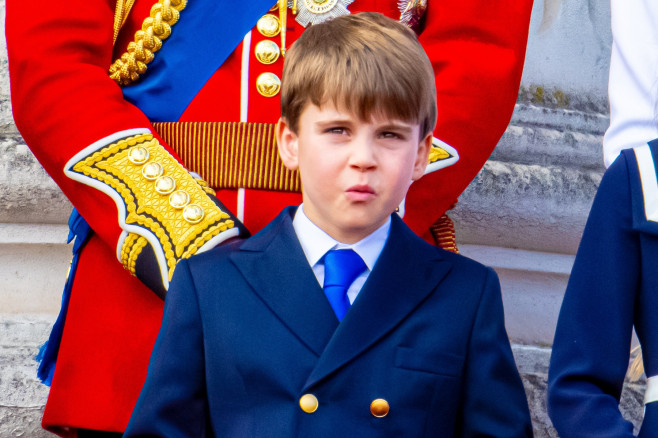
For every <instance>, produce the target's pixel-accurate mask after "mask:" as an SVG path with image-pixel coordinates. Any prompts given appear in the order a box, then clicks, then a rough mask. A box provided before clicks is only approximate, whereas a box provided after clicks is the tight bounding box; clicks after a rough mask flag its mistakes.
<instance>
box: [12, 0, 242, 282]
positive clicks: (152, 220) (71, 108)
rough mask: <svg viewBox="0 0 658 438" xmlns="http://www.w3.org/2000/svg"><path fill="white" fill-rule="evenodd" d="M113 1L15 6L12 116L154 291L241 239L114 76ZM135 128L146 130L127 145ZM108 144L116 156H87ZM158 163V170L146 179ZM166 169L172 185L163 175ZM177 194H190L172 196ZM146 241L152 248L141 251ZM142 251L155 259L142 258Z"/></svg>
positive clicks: (16, 1) (15, 0)
mask: <svg viewBox="0 0 658 438" xmlns="http://www.w3.org/2000/svg"><path fill="white" fill-rule="evenodd" d="M114 5H115V1H114V0H71V1H70V2H68V3H67V4H66V7H52V4H51V3H48V2H46V1H44V0H35V1H30V2H25V1H22V0H9V1H8V2H7V20H6V35H7V46H8V55H9V73H10V84H11V96H12V106H13V111H14V119H15V121H16V125H17V127H18V129H19V131H20V132H21V134H22V135H23V138H24V139H25V141H26V142H27V144H28V145H29V146H30V148H31V150H32V151H33V153H34V155H35V156H36V157H37V159H38V160H39V161H40V162H41V164H42V165H43V166H44V168H45V169H46V171H47V172H48V173H49V174H50V176H51V177H52V178H53V179H54V180H55V182H56V183H57V184H58V185H59V187H60V188H61V189H62V191H63V192H64V194H65V195H66V196H67V197H68V198H69V200H70V201H71V202H72V203H73V205H74V206H75V207H76V209H77V210H78V211H79V212H80V214H81V215H82V217H84V218H85V220H86V221H87V222H88V223H89V224H90V226H91V228H92V229H93V230H94V232H96V233H97V234H98V235H99V236H100V238H101V239H102V240H103V241H104V242H105V243H107V244H108V246H109V247H110V248H112V249H113V250H116V251H117V254H120V257H119V258H120V259H121V261H122V263H123V264H124V266H125V267H126V268H127V269H129V270H130V271H131V272H133V274H135V275H137V276H138V277H139V278H140V279H142V281H144V282H145V283H146V284H147V285H149V286H150V287H152V288H153V287H154V286H153V284H155V283H158V282H160V281H161V283H162V285H163V286H164V288H165V289H166V287H167V286H168V279H169V278H171V274H172V273H173V269H174V267H175V264H176V262H177V260H179V259H181V258H186V257H189V256H190V255H191V254H194V253H195V252H196V251H200V250H202V249H204V248H207V247H210V246H213V245H215V244H217V243H219V242H220V241H221V240H223V239H225V238H228V237H230V236H233V235H236V234H237V232H238V231H237V228H236V227H235V225H237V223H236V221H234V220H233V219H234V218H231V217H230V215H228V214H227V212H226V210H225V209H224V208H223V206H221V205H218V204H217V203H216V202H215V201H216V199H215V198H214V196H212V194H209V193H208V192H207V191H205V190H204V186H203V184H200V183H199V182H198V181H197V180H196V179H195V178H194V177H193V176H192V175H191V174H190V173H189V171H187V170H186V169H185V168H184V167H183V166H182V164H181V161H180V159H179V158H178V157H177V156H176V155H175V154H174V153H173V151H172V150H171V148H169V147H168V146H167V145H166V144H164V143H163V142H162V141H160V142H159V143H158V141H157V136H156V140H155V141H152V140H151V137H150V135H151V134H149V131H150V133H153V130H152V127H151V124H150V122H149V120H148V119H147V117H146V116H145V115H144V114H143V113H142V112H141V111H140V110H139V109H138V108H136V107H135V106H133V105H131V104H130V103H128V102H127V101H125V100H124V98H123V93H122V91H121V89H120V87H119V86H118V85H117V84H116V83H114V81H113V80H112V79H111V78H110V77H109V76H108V67H109V65H110V64H111V61H112V59H111V57H112V49H113V47H112V46H113V43H112V39H113V38H112V37H113V23H114ZM134 128H142V129H143V132H146V134H147V135H146V136H140V137H135V139H132V140H125V141H120V139H121V138H122V137H125V136H127V135H128V134H126V133H125V131H127V130H130V129H134ZM133 134H134V131H133V133H132V134H130V135H131V136H132V135H133ZM136 143H137V145H136ZM110 144H112V145H113V146H112V149H111V153H112V154H111V155H110V153H109V152H106V153H104V154H98V153H97V154H95V155H94V156H93V157H91V158H89V159H88V160H87V159H86V158H85V156H87V154H88V153H91V152H89V151H90V150H94V151H98V150H100V149H101V148H103V147H105V146H108V145H110ZM91 145H93V147H91V148H90V146H91ZM136 148H141V151H146V152H145V153H144V154H145V155H144V154H143V155H142V156H141V157H140V159H142V158H143V160H142V161H140V162H138V163H136V162H135V161H133V159H132V158H133V157H132V155H131V154H132V152H130V151H131V150H133V152H134V150H135V149H136ZM122 154H123V155H122ZM145 156H146V158H144V157H145ZM128 157H130V158H131V159H130V160H128ZM83 160H86V161H84V162H83ZM121 160H123V161H121ZM149 160H150V161H149ZM154 162H155V163H154ZM76 163H77V164H78V165H79V166H78V167H74V165H75V164H76ZM131 163H132V164H131ZM146 163H149V164H146ZM133 164H134V165H133ZM151 164H154V165H156V166H160V169H159V170H157V169H156V172H155V173H153V172H151V173H150V174H149V175H148V176H147V174H148V172H146V168H147V167H148V166H149V165H151ZM65 167H66V169H65ZM65 170H66V173H65ZM142 170H144V171H145V172H144V173H143V172H142ZM158 172H159V173H158ZM154 174H155V176H154ZM163 174H164V175H165V176H164V178H165V179H167V181H165V182H166V183H167V184H168V185H166V186H164V189H163V186H162V185H158V181H156V179H157V178H158V176H160V175H163ZM174 190H177V191H178V192H184V193H182V194H183V195H185V196H186V197H187V200H186V201H176V202H174V201H171V200H170V198H169V195H170V194H171V193H172V192H173V191H174ZM178 199H180V198H178ZM181 202H182V203H181ZM195 209H196V210H195ZM190 212H192V214H191V215H190ZM122 230H123V231H125V233H123V234H122ZM224 231H227V232H226V233H224ZM146 244H150V247H151V248H152V249H153V251H152V252H148V251H147V252H142V251H141V248H143V247H144V245H146ZM118 245H119V246H118ZM147 253H148V254H147ZM141 254H144V256H143V257H144V258H153V259H154V261H155V263H147V264H144V263H137V258H139V257H141ZM151 254H153V255H151ZM147 279H149V280H147Z"/></svg>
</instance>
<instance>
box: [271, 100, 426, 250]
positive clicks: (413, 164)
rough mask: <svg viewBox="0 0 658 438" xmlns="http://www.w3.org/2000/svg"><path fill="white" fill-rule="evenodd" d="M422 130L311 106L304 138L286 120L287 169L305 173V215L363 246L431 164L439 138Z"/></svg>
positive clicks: (280, 136) (303, 120) (282, 143)
mask: <svg viewBox="0 0 658 438" xmlns="http://www.w3.org/2000/svg"><path fill="white" fill-rule="evenodd" d="M419 134H420V126H419V125H418V124H412V123H408V122H401V121H399V120H391V119H388V118H386V117H382V116H377V117H372V119H371V120H370V121H369V122H362V121H360V120H359V118H358V117H356V116H355V115H353V114H350V113H349V112H345V111H343V110H339V109H337V108H335V107H334V105H333V104H331V103H325V104H324V105H323V106H322V107H318V106H315V105H313V104H311V103H309V104H307V105H306V107H305V108H304V110H303V111H302V114H301V116H300V119H299V128H298V132H297V133H295V132H293V131H292V129H291V127H290V126H289V125H288V124H287V121H286V120H285V119H280V120H279V125H278V126H277V141H278V146H279V154H280V155H281V159H282V160H283V163H284V164H285V165H286V167H288V168H289V169H291V170H295V169H299V172H300V175H301V179H302V196H303V200H304V212H305V213H306V215H307V216H308V218H309V219H310V220H311V221H312V222H313V223H315V224H316V225H317V226H319V227H320V228H322V229H323V230H324V231H325V232H327V233H328V234H329V235H330V236H332V237H333V238H334V239H336V240H338V241H340V242H344V243H354V242H357V241H359V240H361V239H363V238H364V237H366V236H367V235H369V234H370V233H372V232H373V231H375V230H376V229H377V228H378V227H380V226H381V225H383V224H384V223H385V222H386V220H387V218H388V216H389V215H390V214H391V213H392V212H393V211H395V209H396V208H397V207H398V205H400V202H402V200H403V199H404V197H405V195H406V193H407V189H408V188H409V185H410V184H411V182H412V181H414V180H416V179H418V178H420V177H421V176H422V175H423V173H424V171H425V167H426V166H427V157H428V153H429V149H430V145H431V142H432V136H431V135H427V136H425V137H424V138H423V139H422V140H419Z"/></svg>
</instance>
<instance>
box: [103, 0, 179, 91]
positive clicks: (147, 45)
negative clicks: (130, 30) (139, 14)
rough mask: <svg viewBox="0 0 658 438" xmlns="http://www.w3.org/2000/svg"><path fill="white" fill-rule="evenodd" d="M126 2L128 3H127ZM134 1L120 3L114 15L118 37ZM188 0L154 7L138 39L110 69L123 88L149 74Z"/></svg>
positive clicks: (164, 1)
mask: <svg viewBox="0 0 658 438" xmlns="http://www.w3.org/2000/svg"><path fill="white" fill-rule="evenodd" d="M124 2H125V3H124ZM132 3H134V0H119V1H118V3H117V8H116V12H115V16H114V35H115V40H116V36H117V35H118V33H119V29H120V28H121V26H122V25H123V22H125V19H126V17H127V16H128V11H129V10H130V7H132ZM186 5H187V0H158V2H157V3H156V4H154V5H153V7H152V8H151V15H150V16H149V17H148V18H146V19H145V20H144V22H143V23H142V29H141V30H138V31H137V32H135V40H134V41H132V42H131V43H130V44H128V49H127V51H126V52H125V53H124V54H123V55H121V57H120V58H119V59H116V60H115V61H114V62H113V63H112V65H111V66H110V70H109V73H110V77H111V78H112V79H114V81H115V82H116V83H117V84H119V85H130V84H131V83H133V82H135V81H136V80H137V79H139V76H140V75H142V74H144V72H146V65H147V64H149V63H150V62H151V61H153V58H154V53H155V52H157V51H158V50H160V48H161V47H162V41H163V40H166V39H167V38H169V35H171V26H173V25H174V24H176V22H178V18H179V16H180V14H179V12H180V11H182V10H183V9H185V6H186Z"/></svg>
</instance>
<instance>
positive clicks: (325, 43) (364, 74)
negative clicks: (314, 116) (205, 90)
mask: <svg viewBox="0 0 658 438" xmlns="http://www.w3.org/2000/svg"><path fill="white" fill-rule="evenodd" d="M328 101H331V102H332V103H333V104H334V106H335V107H336V108H339V109H344V110H347V111H348V112H351V113H353V114H355V115H356V116H357V117H359V119H361V120H362V121H368V120H370V118H371V116H372V115H373V114H378V115H381V116H386V117H389V118H393V119H398V120H402V121H406V122H414V123H418V124H419V125H420V134H421V138H423V137H424V136H426V135H427V134H429V133H430V132H432V131H433V130H434V126H435V124H436V86H435V84H434V72H433V70H432V64H431V63H430V61H429V59H428V57H427V54H426V53H425V51H424V50H423V48H422V46H421V45H420V43H419V42H418V39H417V38H416V34H414V33H413V32H412V31H411V30H410V29H409V28H407V27H405V26H404V25H403V24H401V23H399V22H397V21H395V20H392V19H390V18H387V17H385V16H384V15H381V14H378V13H372V12H364V13H360V14H354V15H345V16H342V17H338V18H335V19H333V20H329V21H326V22H324V23H322V24H316V25H313V26H311V27H309V28H308V29H307V30H306V31H304V33H303V34H302V36H301V37H300V38H299V39H298V40H297V41H296V42H295V43H294V44H293V45H292V47H291V48H290V50H289V51H288V52H287V54H286V60H285V63H284V67H283V79H282V86H281V117H283V118H285V119H286V120H287V121H288V124H289V125H290V127H291V129H292V130H293V131H294V132H298V123H299V118H300V116H301V113H302V111H303V110H304V107H305V106H306V104H307V103H308V102H311V103H313V104H314V105H316V106H322V104H324V103H325V102H328Z"/></svg>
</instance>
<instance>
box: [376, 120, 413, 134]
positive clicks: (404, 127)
mask: <svg viewBox="0 0 658 438" xmlns="http://www.w3.org/2000/svg"><path fill="white" fill-rule="evenodd" d="M377 129H379V130H380V131H386V130H391V131H402V132H405V133H411V132H413V129H414V128H413V125H410V124H408V123H403V122H391V123H386V124H383V125H380V126H378V127H377Z"/></svg>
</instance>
